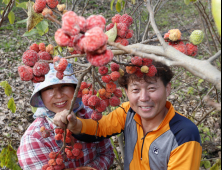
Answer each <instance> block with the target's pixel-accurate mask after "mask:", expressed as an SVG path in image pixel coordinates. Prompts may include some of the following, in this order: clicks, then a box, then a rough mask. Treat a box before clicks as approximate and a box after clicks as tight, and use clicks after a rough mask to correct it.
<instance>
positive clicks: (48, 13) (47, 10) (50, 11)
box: [42, 7, 53, 16]
mask: <svg viewBox="0 0 222 170" xmlns="http://www.w3.org/2000/svg"><path fill="white" fill-rule="evenodd" d="M42 15H43V16H46V15H51V16H52V15H53V12H52V10H51V9H49V8H47V7H46V8H44V9H43V11H42Z"/></svg>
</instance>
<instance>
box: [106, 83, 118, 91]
mask: <svg viewBox="0 0 222 170" xmlns="http://www.w3.org/2000/svg"><path fill="white" fill-rule="evenodd" d="M106 91H107V92H109V93H113V92H114V91H116V84H115V83H113V82H110V83H107V84H106Z"/></svg>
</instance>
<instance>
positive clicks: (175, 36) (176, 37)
mask: <svg viewBox="0 0 222 170" xmlns="http://www.w3.org/2000/svg"><path fill="white" fill-rule="evenodd" d="M181 36H182V34H181V32H180V30H179V29H173V30H170V31H169V32H168V33H166V34H165V35H164V39H165V41H166V42H169V45H170V46H173V47H174V48H175V49H177V50H178V51H180V52H182V53H184V54H186V55H189V56H193V57H195V56H196V55H197V53H198V47H197V46H196V45H194V44H192V43H187V44H184V42H183V41H181Z"/></svg>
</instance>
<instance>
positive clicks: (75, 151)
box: [72, 148, 80, 156]
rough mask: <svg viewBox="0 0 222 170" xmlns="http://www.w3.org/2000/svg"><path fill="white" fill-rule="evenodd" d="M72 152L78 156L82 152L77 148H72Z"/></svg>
mask: <svg viewBox="0 0 222 170" xmlns="http://www.w3.org/2000/svg"><path fill="white" fill-rule="evenodd" d="M72 154H73V155H74V156H78V155H79V154H80V150H79V149H77V148H74V149H73V150H72Z"/></svg>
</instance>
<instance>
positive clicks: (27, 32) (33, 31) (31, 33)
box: [23, 29, 38, 37]
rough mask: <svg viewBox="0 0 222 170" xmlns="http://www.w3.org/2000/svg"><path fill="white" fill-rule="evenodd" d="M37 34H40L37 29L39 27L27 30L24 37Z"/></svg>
mask: <svg viewBox="0 0 222 170" xmlns="http://www.w3.org/2000/svg"><path fill="white" fill-rule="evenodd" d="M35 34H38V30H37V29H32V30H31V31H30V32H29V31H26V32H25V33H24V34H23V37H28V36H32V35H35Z"/></svg>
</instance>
